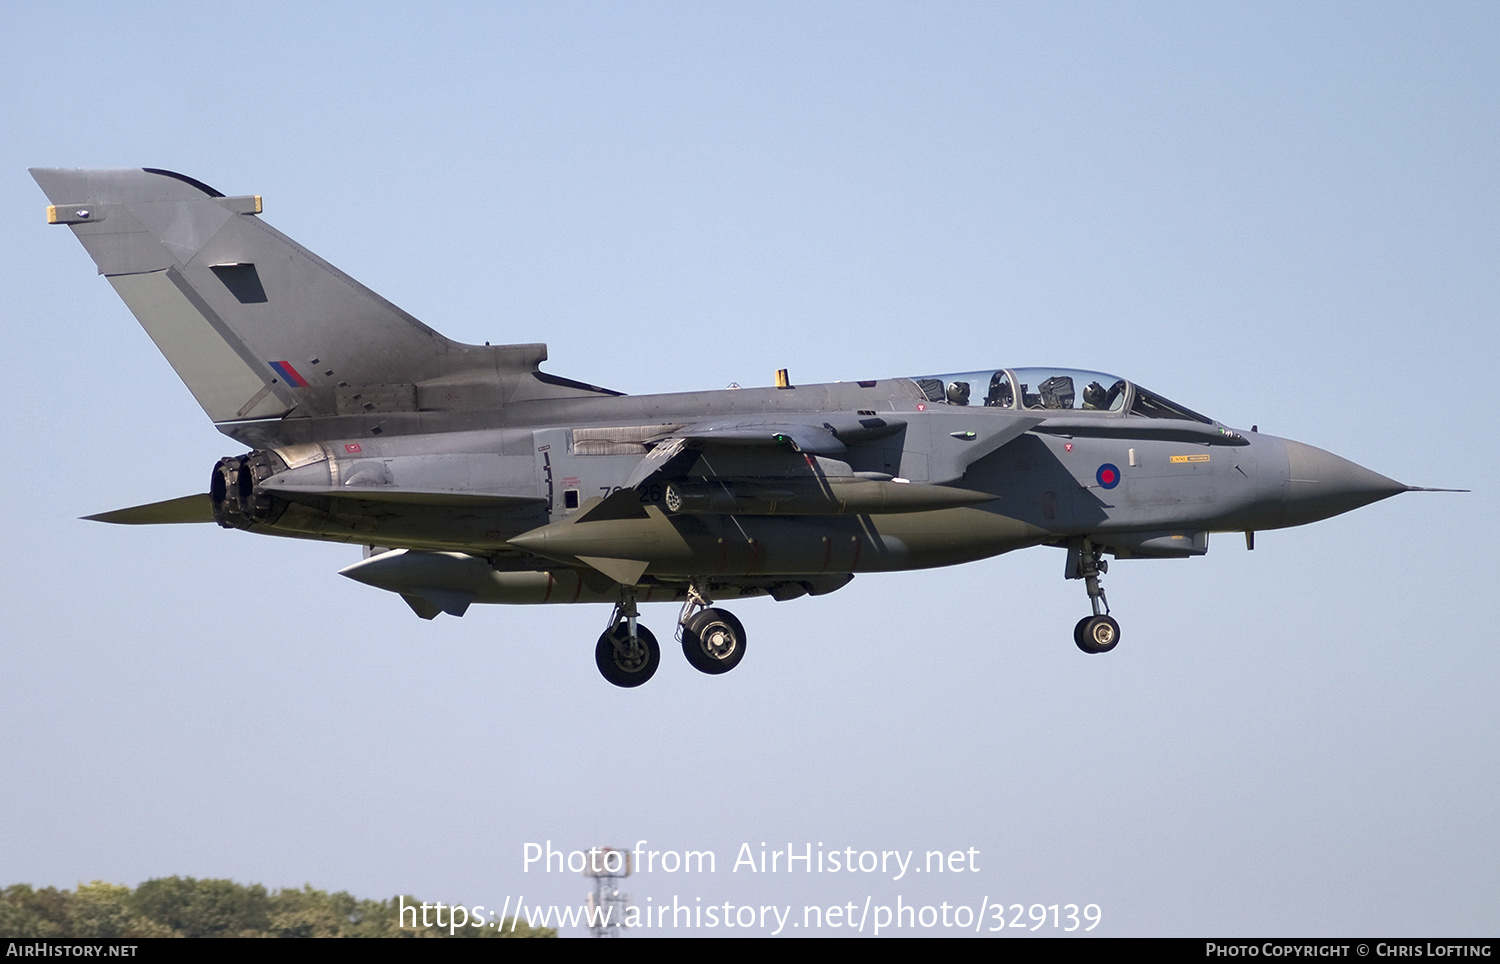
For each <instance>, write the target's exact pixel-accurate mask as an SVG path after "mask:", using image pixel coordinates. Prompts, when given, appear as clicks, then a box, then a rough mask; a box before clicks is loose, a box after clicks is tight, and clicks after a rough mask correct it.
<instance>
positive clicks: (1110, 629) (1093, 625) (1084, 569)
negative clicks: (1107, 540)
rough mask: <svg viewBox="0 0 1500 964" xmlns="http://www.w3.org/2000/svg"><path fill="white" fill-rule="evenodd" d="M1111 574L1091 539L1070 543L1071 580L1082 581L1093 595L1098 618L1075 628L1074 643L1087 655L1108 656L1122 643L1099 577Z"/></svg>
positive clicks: (1091, 595)
mask: <svg viewBox="0 0 1500 964" xmlns="http://www.w3.org/2000/svg"><path fill="white" fill-rule="evenodd" d="M1106 572H1109V563H1108V562H1105V561H1104V554H1103V553H1102V552H1100V550H1099V547H1098V546H1096V545H1094V544H1093V543H1092V542H1090V541H1089V540H1087V539H1075V540H1073V541H1072V542H1070V543H1068V568H1067V572H1066V575H1067V577H1068V578H1069V579H1082V580H1083V584H1084V586H1085V587H1086V588H1087V589H1088V592H1089V603H1090V604H1091V605H1092V606H1093V607H1094V615H1092V616H1085V617H1083V618H1082V619H1080V620H1079V621H1078V625H1077V626H1074V627H1073V642H1075V643H1077V644H1078V648H1079V649H1081V650H1083V651H1084V652H1085V653H1091V654H1092V653H1107V652H1109V651H1110V650H1112V649H1114V648H1115V647H1116V646H1117V645H1119V643H1120V624H1119V623H1117V622H1115V620H1114V617H1112V616H1110V615H1109V600H1107V599H1105V598H1104V587H1103V586H1101V585H1100V584H1099V576H1100V575H1101V574H1103V573H1106Z"/></svg>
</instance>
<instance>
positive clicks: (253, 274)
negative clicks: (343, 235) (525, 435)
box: [31, 168, 547, 434]
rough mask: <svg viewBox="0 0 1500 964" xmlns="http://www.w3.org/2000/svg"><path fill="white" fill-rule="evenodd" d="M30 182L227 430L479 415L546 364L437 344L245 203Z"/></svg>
mask: <svg viewBox="0 0 1500 964" xmlns="http://www.w3.org/2000/svg"><path fill="white" fill-rule="evenodd" d="M31 174H32V176H33V177H34V178H35V179H36V182H37V184H39V185H40V186H41V188H42V190H43V191H44V192H45V193H46V195H47V197H48V199H49V200H50V201H51V202H52V206H51V207H50V208H48V221H49V222H51V223H54V224H66V225H68V226H69V227H70V228H71V229H72V230H73V233H74V234H75V235H76V236H77V237H78V240H79V241H80V242H82V243H83V246H84V248H85V249H87V250H88V253H89V255H90V256H91V257H92V258H93V259H94V263H95V264H97V265H98V267H99V273H100V274H102V275H104V276H105V277H106V278H108V279H109V283H110V284H111V285H112V286H113V287H114V289H115V291H116V292H118V293H119V295H120V297H121V299H122V300H124V302H125V304H126V305H128V306H129V307H130V310H131V311H132V312H133V313H134V314H135V316H136V318H137V319H138V320H139V321H140V323H141V326H142V327H143V328H145V329H146V331H147V333H148V334H150V336H151V338H152V340H153V341H155V342H156V345H157V347H158V348H159V349H161V352H162V354H163V355H165V356H166V358H167V360H168V361H169V362H170V363H171V365H172V367H173V368H174V369H175V370H176V371H177V374H178V375H179V376H180V377H181V378H182V380H183V382H184V383H186V384H187V387H188V389H189V390H190V391H192V393H193V396H194V397H195V398H196V399H197V400H198V404H199V405H201V406H202V407H203V410H204V411H205V412H207V413H208V416H209V418H211V419H213V420H214V421H215V422H216V423H219V424H220V426H221V428H226V430H227V429H228V428H229V425H226V423H230V424H232V423H235V422H238V421H242V420H264V419H278V418H283V417H288V416H290V417H292V418H303V417H306V418H313V419H317V418H321V417H332V416H369V415H371V414H372V413H373V414H375V415H380V414H395V413H415V412H417V411H419V410H420V411H442V410H444V405H443V404H442V400H443V399H448V400H453V399H459V400H460V401H458V402H452V403H450V405H449V406H448V407H453V406H454V405H463V406H466V407H467V408H468V409H469V410H474V409H476V408H480V407H483V408H486V410H488V409H490V408H492V407H498V406H499V405H500V404H501V403H502V398H503V396H504V395H506V394H513V393H514V392H513V389H514V387H515V383H516V380H517V377H518V376H521V375H523V374H524V373H527V372H536V370H537V365H538V364H539V363H540V362H541V361H543V360H544V359H545V358H546V354H547V349H546V346H545V345H508V346H497V347H493V348H492V347H490V346H483V347H480V346H475V345H464V344H460V343H458V342H454V341H450V340H449V339H447V338H445V337H443V336H442V335H440V334H438V333H437V332H436V331H434V330H432V329H431V328H428V327H427V326H426V325H424V324H422V323H421V322H420V321H417V320H416V319H415V318H413V317H412V316H411V315H409V314H407V313H406V312H404V311H402V310H401V309H400V308H397V307H396V306H395V305H393V304H391V303H390V302H389V301H386V300H385V299H384V298H382V297H380V296H379V295H377V294H375V293H374V292H373V291H371V290H369V289H368V288H366V287H364V286H363V285H361V284H360V283H359V282H357V281H355V280H354V279H353V278H350V277H349V276H348V275H346V274H344V273H343V272H342V271H340V270H338V269H337V268H335V267H333V266H332V265H330V264H328V263H327V262H325V261H323V260H322V259H321V258H319V257H318V256H317V255H315V254H313V253H312V252H310V251H308V250H307V249H306V248H303V247H302V246H301V245H299V244H297V243H296V242H294V241H292V240H291V239H289V238H287V237H286V236H285V235H283V234H281V233H280V232H279V231H277V230H276V229H274V228H272V227H270V226H269V225H267V224H265V223H264V222H262V221H261V220H260V218H259V216H258V215H259V214H260V211H261V203H260V198H259V197H256V196H246V197H225V196H224V195H223V194H221V193H220V192H218V191H215V190H214V189H213V188H211V187H209V186H207V185H206V184H203V183H202V182H199V181H195V180H193V179H192V178H189V177H185V176H183V175H181V174H174V173H172V172H170V171H162V170H156V169H152V168H146V169H137V168H131V169H125V170H99V171H88V170H77V171H75V170H46V169H33V170H32V172H31ZM507 381H508V382H509V383H510V385H511V388H512V391H511V392H502V391H500V389H501V388H502V387H504V383H505V382H507ZM525 381H526V382H528V383H531V382H533V380H532V379H525ZM423 383H428V385H427V388H428V389H430V390H428V391H427V392H426V394H427V395H428V396H429V397H428V398H425V399H424V398H423V397H421V396H422V395H423V394H424V384H423ZM537 384H541V383H539V382H538V383H537ZM465 388H467V389H469V390H468V391H467V392H465V391H464V389H465ZM231 434H233V433H232V432H231Z"/></svg>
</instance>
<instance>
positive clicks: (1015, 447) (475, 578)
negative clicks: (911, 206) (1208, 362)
mask: <svg viewBox="0 0 1500 964" xmlns="http://www.w3.org/2000/svg"><path fill="white" fill-rule="evenodd" d="M32 175H33V176H34V177H35V178H36V181H37V183H38V184H39V185H41V188H42V190H43V191H44V192H45V193H46V195H47V197H48V199H49V200H50V201H51V202H52V204H51V206H50V207H49V208H48V209H47V220H48V221H49V223H52V224H66V225H68V226H69V227H70V228H71V229H72V231H73V233H74V234H75V235H76V236H77V237H78V240H79V241H80V242H82V243H83V246H84V248H85V249H86V250H87V251H88V253H89V255H90V256H91V257H92V258H93V259H94V262H95V263H96V264H97V265H98V268H99V273H100V274H103V275H104V276H105V277H106V278H107V279H108V281H109V283H110V284H111V285H112V286H113V287H114V289H115V291H116V292H117V293H118V294H119V296H120V298H121V299H122V300H123V301H124V302H125V304H126V305H127V306H128V307H129V308H130V310H131V311H132V312H133V313H134V314H135V316H136V318H137V319H138V320H139V321H140V323H141V325H142V326H143V327H144V328H145V329H146V331H147V333H148V334H150V336H151V338H152V339H153V340H154V341H155V342H156V345H157V347H158V348H159V349H160V350H161V351H162V353H163V354H164V355H165V356H166V357H167V360H168V361H169V362H170V363H171V364H172V367H173V368H174V369H175V370H176V371H177V374H178V375H179V376H181V378H182V380H183V382H185V383H186V385H187V387H188V389H189V390H190V391H191V392H192V393H193V396H194V397H195V398H196V399H197V400H198V404H199V405H201V406H202V407H203V410H204V411H205V412H207V413H208V416H209V418H211V419H212V420H213V421H214V424H215V425H216V426H217V427H218V429H219V430H220V431H222V432H223V433H224V434H225V435H227V436H229V437H230V438H232V439H234V440H235V441H237V442H239V443H240V444H242V445H245V446H248V447H249V448H250V449H251V451H249V452H247V453H245V454H243V455H232V456H229V457H226V458H222V459H220V460H219V461H218V464H217V465H215V466H214V468H213V472H212V473H211V475H210V481H209V487H208V493H207V494H206V495H192V496H188V497H186V498H181V499H173V500H170V501H167V502H161V503H154V504H152V505H146V506H137V507H134V508H130V509H122V510H118V511H114V512H106V513H103V514H101V515H96V516H90V517H89V518H91V519H96V520H99V521H104V522H116V523H169V522H200V521H201V522H209V521H213V522H217V523H218V524H219V525H221V526H223V527H225V528H229V529H244V530H246V531H249V532H259V533H266V534H269V535H280V536H290V537H293V538H300V539H323V540H329V541H335V542H348V543H353V544H358V545H363V546H364V547H365V558H364V559H363V560H362V561H360V562H356V563H354V564H353V565H351V566H348V567H347V568H345V569H343V570H341V573H342V574H343V575H345V576H348V577H349V578H351V579H355V580H358V581H359V582H362V583H366V584H368V585H371V586H375V587H378V588H380V589H386V590H390V591H391V592H395V593H398V594H400V595H401V597H402V598H403V599H404V600H405V601H406V602H407V604H408V605H409V606H410V607H411V608H412V609H413V610H414V611H415V612H416V613H417V615H419V616H421V617H423V618H424V619H431V618H434V617H435V616H437V615H438V614H440V613H449V614H452V615H454V616H461V615H463V614H464V612H465V611H466V610H467V609H468V608H469V606H470V605H471V604H473V603H611V604H613V607H614V608H613V613H612V615H611V616H610V618H609V622H608V624H607V626H606V628H605V630H604V633H603V635H601V636H600V637H599V640H598V643H597V645H596V647H595V658H596V662H597V664H598V667H599V670H600V672H601V673H602V674H603V675H604V677H605V679H607V680H608V681H609V682H611V683H614V684H615V685H617V686H638V685H640V684H642V683H644V682H646V681H647V680H648V679H650V678H651V676H652V674H653V673H655V672H656V669H657V666H658V664H659V663H660V660H661V647H660V646H659V645H658V644H657V641H656V639H655V637H654V636H653V635H652V634H651V632H650V631H649V630H647V629H646V628H645V627H644V626H642V625H641V624H640V623H639V622H638V621H637V615H638V609H637V607H638V604H639V603H642V602H651V601H657V600H663V601H667V600H670V601H676V602H680V603H682V609H681V613H680V615H679V617H678V620H677V623H678V630H677V635H678V637H679V638H680V640H681V643H682V648H683V653H684V654H685V655H686V657H687V660H688V662H689V663H691V664H692V665H693V667H695V668H696V669H698V670H700V671H702V672H704V673H708V674H719V673H725V672H728V671H729V670H731V669H733V668H734V667H735V666H737V665H738V664H739V662H740V660H741V659H742V658H743V657H744V655H745V641H746V640H745V630H744V627H743V626H742V625H741V624H740V622H739V620H738V619H736V618H735V617H734V616H733V615H732V614H731V613H729V612H728V611H727V610H725V609H722V608H720V607H719V606H718V605H717V603H718V602H720V601H722V600H727V599H734V598H739V597H745V596H758V595H769V596H772V597H773V598H775V599H778V600H788V599H793V598H796V597H798V596H803V595H815V596H816V595H822V594H824V593H830V592H833V591H835V590H837V589H839V588H841V587H842V586H845V585H847V584H848V583H849V581H850V580H851V579H853V578H854V575H855V574H856V573H862V572H890V571H896V570H906V569H923V568H929V567H935V566H950V565H955V564H957V563H962V562H970V561H973V560H976V559H983V558H986V557H989V556H995V555H999V554H1000V553H1003V552H1010V551H1012V550H1015V549H1025V548H1029V547H1031V546H1055V547H1058V548H1061V549H1065V550H1066V553H1067V557H1066V563H1065V576H1066V577H1067V578H1069V579H1079V580H1082V581H1083V583H1084V586H1085V588H1086V590H1087V594H1088V598H1089V602H1090V604H1091V608H1092V612H1091V613H1090V614H1088V615H1085V616H1084V617H1083V618H1082V619H1080V620H1079V622H1078V624H1077V626H1076V627H1075V630H1074V633H1073V639H1074V642H1075V643H1076V644H1077V646H1078V648H1079V649H1081V650H1083V651H1084V652H1085V653H1103V652H1108V651H1109V650H1112V649H1114V648H1115V646H1116V645H1117V644H1118V643H1119V641H1120V626H1119V624H1118V623H1117V622H1116V621H1115V619H1114V618H1113V617H1111V616H1110V615H1109V605H1108V602H1107V600H1106V599H1105V595H1104V589H1103V586H1102V585H1101V583H1100V576H1101V575H1103V574H1104V573H1105V572H1106V571H1107V566H1108V563H1107V560H1106V559H1105V558H1104V557H1105V556H1106V555H1108V556H1113V557H1115V558H1117V559H1118V558H1136V557H1147V558H1175V557H1183V556H1197V555H1202V554H1203V553H1205V552H1207V551H1208V537H1209V533H1211V532H1242V533H1244V534H1245V538H1246V541H1247V544H1249V545H1251V546H1252V547H1253V540H1254V533H1255V532H1256V531H1257V530H1261V529H1276V528H1282V527H1286V526H1297V525H1303V524H1305V523H1308V522H1314V521H1317V520H1319V519H1326V518H1328V517H1329V516H1333V515H1338V514H1339V513H1342V512H1348V511H1349V510H1351V509H1355V508H1358V507H1360V506H1363V505H1367V504H1369V503H1371V502H1375V501H1377V500H1379V499H1384V498H1387V497H1389V496H1392V495H1395V494H1397V493H1399V492H1405V491H1409V490H1412V489H1415V488H1416V487H1414V486H1406V485H1402V484H1401V483H1399V482H1395V481H1393V480H1391V479H1388V478H1386V477H1385V476H1383V475H1379V474H1377V473H1375V472H1372V471H1370V470H1369V469H1365V468H1362V467H1361V466H1358V465H1355V464H1354V463H1352V462H1349V461H1346V460H1345V459H1342V458H1339V457H1338V456H1336V455H1332V454H1330V453H1328V452H1325V451H1323V450H1321V449H1316V448H1313V447H1312V446H1309V445H1304V444H1302V443H1300V442H1294V441H1291V440H1289V439H1281V438H1276V437H1274V436H1271V435H1262V434H1260V433H1258V432H1257V431H1256V429H1255V428H1254V427H1252V428H1251V429H1250V430H1249V431H1242V430H1237V429H1232V428H1229V427H1228V426H1225V425H1222V424H1220V423H1219V422H1217V421H1215V420H1213V419H1212V418H1209V417H1207V416H1205V415H1200V414H1198V413H1197V412H1195V411H1192V410H1191V409H1188V408H1187V407H1185V406H1183V405H1180V404H1177V403H1176V402H1173V401H1170V400H1168V399H1166V398H1164V397H1163V396H1161V395H1158V394H1156V393H1155V392H1152V391H1148V390H1147V389H1145V388H1143V387H1142V386H1140V385H1137V384H1135V383H1134V382H1131V381H1128V380H1126V379H1124V378H1120V377H1117V376H1115V375H1106V374H1103V373H1100V372H1090V371H1074V370H1070V369H1066V368H1007V367H998V366H997V367H989V366H983V367H980V368H979V369H978V370H974V371H966V372H961V373H956V374H934V375H915V376H911V377H899V378H884V379H869V380H861V381H850V382H837V383H834V384H827V385H793V384H791V383H790V381H789V379H787V378H786V377H785V373H784V372H783V373H779V375H778V378H777V384H776V385H775V387H770V388H749V389H740V390H734V389H731V390H725V391H709V392H685V393H680V394H669V395H644V396H633V397H630V396H625V395H622V394H621V393H619V392H615V391H610V390H608V389H605V388H599V387H597V386H594V385H587V384H584V383H582V382H577V381H573V380H571V379H567V378H560V377H558V376H556V375H553V374H549V373H547V372H544V371H542V370H541V367H540V365H541V363H542V362H543V361H545V360H546V358H547V349H546V346H545V345H541V344H525V345H499V346H490V345H466V344H460V343H458V342H454V341H450V340H449V339H447V338H445V337H443V336H442V335H440V334H438V333H437V332H436V331H434V330H433V329H431V328H428V327H427V326H426V325H424V324H422V323H421V322H419V321H417V320H416V319H415V318H413V317H411V316H410V315H408V314H407V313H406V312H404V311H402V310H401V309H399V308H397V307H396V306H395V305H393V304H391V303H390V302H388V301H386V300H384V299H383V298H381V297H380V296H379V295H376V294H375V293H374V292H372V291H370V290H369V289H368V288H365V287H364V286H363V285H361V284H359V283H358V282H356V281H355V280H354V279H352V278H350V277H349V276H347V275H345V274H344V273H343V272H341V271H339V270H338V269H337V268H335V267H333V266H332V265H330V264H328V263H327V262H325V261H323V260H321V259H320V258H318V257H317V256H316V255H314V254H313V253H311V252H310V251H308V250H307V249H305V248H303V247H301V246H300V245H298V244H297V243H295V242H293V241H292V240H290V239H289V238H287V237H286V236H285V235H282V234H281V233H280V232H278V231H276V230H275V229H274V228H271V227H270V226H268V225H267V224H265V223H264V222H263V221H262V220H261V218H260V214H261V199H260V198H259V197H258V196H241V197H226V196H225V195H223V194H221V193H220V192H218V191H216V190H214V189H213V188H210V187H209V186H207V185H206V184H203V183H202V182H200V181H196V180H194V179H193V178H190V177H185V176H183V175H181V174H175V173H173V172H171V171H164V170H158V169H151V168H147V169H129V170H101V171H82V170H81V171H71V170H41V169H37V170H33V171H32Z"/></svg>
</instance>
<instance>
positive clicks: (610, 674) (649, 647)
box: [594, 589, 661, 687]
mask: <svg viewBox="0 0 1500 964" xmlns="http://www.w3.org/2000/svg"><path fill="white" fill-rule="evenodd" d="M594 662H595V663H597V664H598V665H599V672H600V673H602V674H603V675H604V678H605V679H607V680H609V681H610V682H611V683H613V684H615V685H616V686H626V687H629V686H640V685H641V684H642V683H644V682H646V681H647V680H648V679H650V678H651V677H652V676H653V675H655V673H656V668H657V667H658V666H660V665H661V647H660V646H658V645H657V643H656V637H655V636H653V635H651V630H649V629H647V628H646V627H645V626H642V625H640V624H639V623H637V622H636V608H635V593H633V592H631V591H629V590H628V589H627V590H625V591H623V592H621V593H620V601H619V603H617V604H616V605H615V611H614V615H612V616H610V617H609V628H608V629H606V630H605V631H604V635H602V636H600V637H599V644H598V645H597V646H595V647H594Z"/></svg>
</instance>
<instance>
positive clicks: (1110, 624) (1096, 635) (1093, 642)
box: [1073, 616, 1120, 653]
mask: <svg viewBox="0 0 1500 964" xmlns="http://www.w3.org/2000/svg"><path fill="white" fill-rule="evenodd" d="M1073 639H1074V641H1075V642H1077V643H1078V648H1079V649H1081V650H1083V651H1084V652H1085V653H1107V652H1109V651H1110V650H1112V649H1114V648H1115V647H1116V646H1118V645H1120V624H1119V623H1117V622H1115V621H1114V618H1113V617H1111V616H1089V617H1087V618H1086V619H1084V620H1083V621H1081V622H1080V623H1079V624H1078V627H1077V628H1076V629H1074V630H1073Z"/></svg>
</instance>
